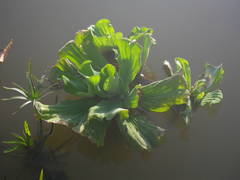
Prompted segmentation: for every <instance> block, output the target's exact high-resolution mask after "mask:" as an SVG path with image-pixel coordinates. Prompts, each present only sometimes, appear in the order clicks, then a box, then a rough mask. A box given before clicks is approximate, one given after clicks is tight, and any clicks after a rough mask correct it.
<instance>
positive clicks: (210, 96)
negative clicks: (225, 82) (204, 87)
mask: <svg viewBox="0 0 240 180" xmlns="http://www.w3.org/2000/svg"><path fill="white" fill-rule="evenodd" d="M222 99H223V93H222V91H221V90H220V89H218V90H215V91H212V92H209V93H207V94H206V95H205V96H204V98H203V99H202V101H201V106H206V105H208V106H211V105H213V104H218V103H220V102H221V100H222Z"/></svg>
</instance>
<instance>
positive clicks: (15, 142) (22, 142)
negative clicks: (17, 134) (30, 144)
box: [2, 140, 27, 146]
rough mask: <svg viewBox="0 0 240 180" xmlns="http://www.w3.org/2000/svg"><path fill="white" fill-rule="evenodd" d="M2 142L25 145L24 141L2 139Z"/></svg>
mask: <svg viewBox="0 0 240 180" xmlns="http://www.w3.org/2000/svg"><path fill="white" fill-rule="evenodd" d="M2 143H4V144H16V145H23V146H27V144H26V142H25V141H16V140H15V141H3V142H2Z"/></svg>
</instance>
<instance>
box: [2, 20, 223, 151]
mask: <svg viewBox="0 0 240 180" xmlns="http://www.w3.org/2000/svg"><path fill="white" fill-rule="evenodd" d="M152 34H153V30H152V29H151V28H147V27H134V28H133V29H132V31H131V32H130V34H129V35H128V36H126V37H125V36H124V35H123V34H122V33H121V32H116V31H115V29H114V28H113V26H112V25H111V23H110V21H109V20H107V19H101V20H99V21H98V22H97V23H96V24H95V25H91V26H90V27H88V28H87V29H86V30H82V31H79V32H77V33H76V34H75V37H74V39H73V40H71V41H69V42H68V43H66V44H65V45H64V46H63V47H62V48H61V49H60V50H59V52H58V57H59V58H58V60H57V62H56V64H55V65H54V66H53V67H52V68H51V70H50V73H49V75H48V80H49V81H50V82H51V83H52V85H56V84H57V86H58V87H60V88H62V89H63V91H64V92H65V93H67V94H70V95H72V96H74V97H75V99H74V100H63V101H60V102H59V103H56V104H53V105H47V104H43V103H42V102H40V97H41V96H42V95H41V96H40V94H38V95H37V96H35V95H34V94H36V93H35V90H37V92H38V89H37V88H32V86H33V87H35V85H34V84H33V83H31V81H29V78H28V77H27V80H28V81H29V82H30V84H29V90H30V93H28V94H27V91H25V90H24V89H23V88H21V87H19V86H18V88H19V89H17V90H16V89H15V91H17V92H19V93H20V94H22V95H23V97H24V98H25V99H26V100H28V101H27V102H29V101H30V102H33V103H32V104H33V106H34V109H35V110H36V112H37V114H38V115H39V116H40V119H41V120H44V121H46V122H49V123H55V124H63V125H65V126H68V127H69V128H71V129H72V130H73V131H75V132H76V133H79V134H81V135H82V136H86V137H87V138H88V139H89V140H90V141H92V142H93V143H95V144H97V146H103V145H104V139H105V136H106V133H107V131H108V128H109V127H110V124H111V123H116V124H117V126H118V128H119V130H120V132H121V133H122V135H123V136H124V137H125V138H126V139H127V140H128V142H129V143H130V144H132V145H134V146H135V147H137V148H139V149H143V150H151V149H152V148H153V147H156V146H157V145H159V143H160V142H161V139H162V138H163V135H164V129H162V128H160V127H159V126H157V125H155V124H153V123H152V122H151V121H149V120H148V118H147V114H146V113H145V112H147V111H149V112H165V111H168V110H169V109H170V108H171V107H172V106H176V105H186V110H185V111H184V112H187V111H188V109H190V108H191V105H190V102H191V101H190V99H191V98H192V97H194V98H195V100H199V101H200V102H201V104H202V105H207V104H215V103H216V102H218V101H219V99H221V97H220V95H219V94H221V91H212V89H213V87H215V85H216V84H218V82H219V81H220V80H221V77H220V75H218V74H219V71H220V70H221V69H222V68H221V67H220V68H215V67H212V66H210V65H207V67H206V73H205V76H204V78H203V79H201V80H199V81H197V83H196V84H195V85H194V86H193V87H192V86H191V74H190V67H189V65H188V62H187V61H186V60H183V59H181V58H177V60H176V62H177V70H176V72H174V73H173V72H172V67H171V66H170V65H169V66H168V71H169V72H170V76H169V77H167V78H165V79H163V80H157V81H153V82H151V83H149V84H143V83H141V81H139V79H140V78H139V77H140V75H141V73H142V69H143V67H144V65H145V64H146V62H147V60H148V55H149V50H150V48H151V46H152V45H154V44H155V39H154V38H153V37H152ZM218 69H220V70H218ZM221 71H223V70H221ZM222 74H223V73H222ZM30 77H31V76H30ZM30 80H31V78H30ZM50 87H51V86H50ZM6 89H9V88H6ZM48 89H50V88H48ZM9 90H13V89H9ZM20 90H21V91H20ZM221 95H222V94H221ZM43 96H44V95H43ZM216 97H218V98H216ZM10 99H23V98H22V96H21V98H19V97H15V98H14V97H13V98H10ZM189 111H190V110H189ZM186 117H188V115H187V116H186Z"/></svg>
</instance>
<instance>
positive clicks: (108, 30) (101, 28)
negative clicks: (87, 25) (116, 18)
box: [93, 19, 115, 36]
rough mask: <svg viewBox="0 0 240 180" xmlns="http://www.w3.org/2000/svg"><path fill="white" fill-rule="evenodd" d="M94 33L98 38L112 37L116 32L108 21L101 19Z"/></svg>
mask: <svg viewBox="0 0 240 180" xmlns="http://www.w3.org/2000/svg"><path fill="white" fill-rule="evenodd" d="M93 33H94V35H96V36H112V35H114V34H115V30H114V28H113V26H112V25H111V22H110V21H109V20H108V19H100V20H99V21H98V22H97V23H96V25H95V26H94V28H93Z"/></svg>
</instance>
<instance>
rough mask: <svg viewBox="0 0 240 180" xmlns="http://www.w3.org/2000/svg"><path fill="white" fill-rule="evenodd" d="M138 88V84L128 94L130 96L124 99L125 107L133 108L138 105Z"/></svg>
mask: <svg viewBox="0 0 240 180" xmlns="http://www.w3.org/2000/svg"><path fill="white" fill-rule="evenodd" d="M138 88H139V86H138V85H137V86H136V87H135V88H133V89H132V90H131V92H130V93H129V94H128V96H127V97H126V99H125V100H124V107H126V108H131V109H134V108H137V107H138V102H139V95H138Z"/></svg>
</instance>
